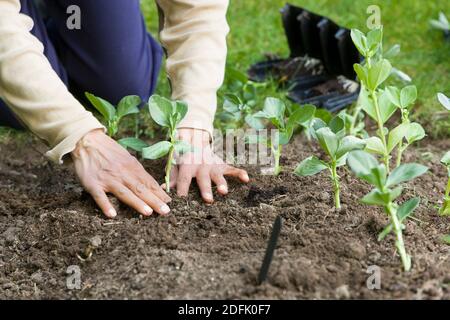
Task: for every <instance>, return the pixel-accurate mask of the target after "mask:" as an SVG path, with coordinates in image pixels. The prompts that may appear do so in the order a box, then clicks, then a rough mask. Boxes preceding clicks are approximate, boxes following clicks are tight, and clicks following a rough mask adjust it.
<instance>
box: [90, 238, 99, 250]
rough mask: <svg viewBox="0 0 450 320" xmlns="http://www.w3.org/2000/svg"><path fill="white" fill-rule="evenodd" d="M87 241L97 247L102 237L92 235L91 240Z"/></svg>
mask: <svg viewBox="0 0 450 320" xmlns="http://www.w3.org/2000/svg"><path fill="white" fill-rule="evenodd" d="M89 242H90V243H91V246H93V247H94V248H98V247H100V245H101V244H102V238H100V236H94V237H92V238H91V240H89Z"/></svg>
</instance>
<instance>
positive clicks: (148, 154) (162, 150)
mask: <svg viewBox="0 0 450 320" xmlns="http://www.w3.org/2000/svg"><path fill="white" fill-rule="evenodd" d="M170 148H172V144H171V143H170V142H169V141H161V142H158V143H155V144H154V145H152V146H150V147H147V148H144V149H142V157H143V158H144V159H150V160H156V159H159V158H161V157H164V156H165V155H166V154H168V153H169V151H170Z"/></svg>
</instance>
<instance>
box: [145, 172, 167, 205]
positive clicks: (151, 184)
mask: <svg viewBox="0 0 450 320" xmlns="http://www.w3.org/2000/svg"><path fill="white" fill-rule="evenodd" d="M144 180H145V187H146V189H147V191H148V192H149V193H153V194H154V195H155V196H157V197H158V198H159V199H161V200H162V201H164V202H165V203H169V202H170V201H172V198H170V196H169V195H168V194H167V193H166V192H165V191H164V190H163V188H162V187H161V186H160V185H159V184H158V182H156V180H155V179H153V177H152V176H150V175H148V174H147V176H145V177H144Z"/></svg>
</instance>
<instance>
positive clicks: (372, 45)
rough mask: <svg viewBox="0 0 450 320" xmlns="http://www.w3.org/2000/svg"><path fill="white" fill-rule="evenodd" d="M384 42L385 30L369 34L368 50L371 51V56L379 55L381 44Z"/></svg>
mask: <svg viewBox="0 0 450 320" xmlns="http://www.w3.org/2000/svg"><path fill="white" fill-rule="evenodd" d="M382 41H383V29H382V28H378V29H374V30H372V31H370V32H369V33H368V34H367V48H368V50H369V53H370V56H373V55H375V53H377V51H378V49H379V47H380V45H381V43H382Z"/></svg>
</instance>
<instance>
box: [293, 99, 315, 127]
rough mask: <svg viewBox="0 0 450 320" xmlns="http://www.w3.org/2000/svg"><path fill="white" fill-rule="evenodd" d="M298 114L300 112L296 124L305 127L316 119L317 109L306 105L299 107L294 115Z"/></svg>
mask: <svg viewBox="0 0 450 320" xmlns="http://www.w3.org/2000/svg"><path fill="white" fill-rule="evenodd" d="M296 112H299V115H298V116H296V117H295V121H296V123H298V124H302V125H304V124H306V123H308V122H310V121H311V119H312V118H314V114H315V113H316V107H315V106H313V105H312V104H305V105H303V106H299V107H298V108H297V109H296V111H294V113H296ZM291 117H292V116H291ZM289 118H290V117H289Z"/></svg>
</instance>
